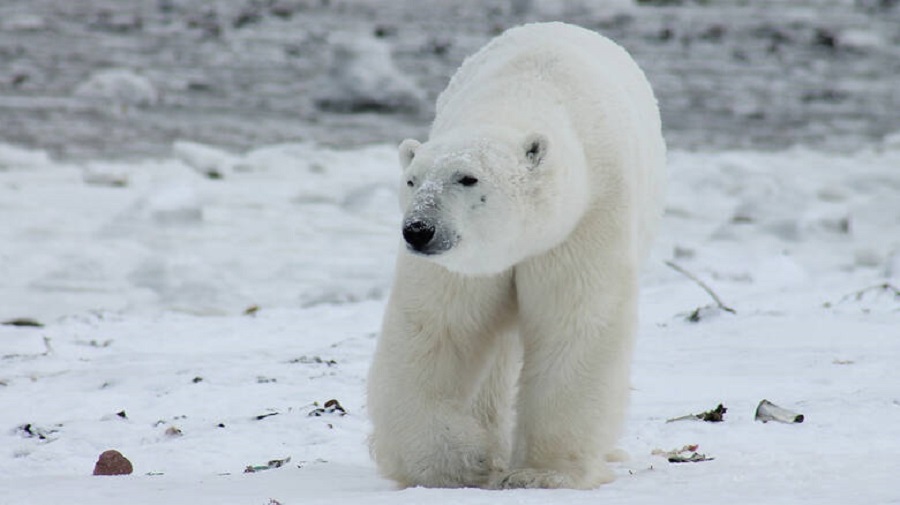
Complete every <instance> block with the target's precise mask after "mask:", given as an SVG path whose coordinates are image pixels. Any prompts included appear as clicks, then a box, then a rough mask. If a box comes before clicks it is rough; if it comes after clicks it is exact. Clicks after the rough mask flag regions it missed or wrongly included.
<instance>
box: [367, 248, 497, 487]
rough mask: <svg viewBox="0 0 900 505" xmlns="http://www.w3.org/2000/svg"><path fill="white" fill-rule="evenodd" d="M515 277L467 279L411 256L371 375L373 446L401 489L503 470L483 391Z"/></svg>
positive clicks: (401, 270)
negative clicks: (482, 405)
mask: <svg viewBox="0 0 900 505" xmlns="http://www.w3.org/2000/svg"><path fill="white" fill-rule="evenodd" d="M511 289H512V287H511V280H510V276H509V275H505V276H499V277H491V278H478V279H467V278H463V277H460V276H457V275H454V274H451V273H449V272H447V271H446V270H444V269H443V268H441V267H438V266H435V265H431V264H428V263H425V262H423V261H421V260H417V259H415V258H407V259H403V260H401V261H400V262H399V263H398V272H397V280H396V282H395V286H394V290H393V292H392V294H391V299H390V301H389V303H388V308H387V311H386V314H385V319H384V325H383V329H382V334H381V337H380V339H379V342H378V347H377V349H376V352H375V358H374V361H373V363H372V368H371V370H370V372H369V384H368V410H369V415H370V418H371V420H372V424H373V428H374V429H373V433H372V436H371V449H372V453H373V456H374V459H375V462H376V464H377V466H378V469H379V471H380V472H381V473H382V475H384V476H386V477H388V478H390V479H392V480H394V481H396V482H398V483H399V484H400V485H402V486H425V487H483V486H486V485H487V483H488V482H489V481H490V480H491V478H492V476H493V475H495V474H497V473H498V472H500V471H501V470H503V469H504V468H505V463H506V458H507V454H506V453H505V451H504V445H505V444H503V443H502V442H503V441H504V440H505V437H503V436H499V434H497V433H493V432H491V426H490V425H489V424H486V423H485V422H484V421H483V419H481V417H480V416H479V415H478V414H477V412H478V411H479V410H480V409H479V408H478V404H480V403H481V402H477V401H476V400H477V398H478V392H479V390H480V387H481V385H482V384H483V383H484V381H485V379H486V378H487V377H488V376H489V370H490V366H489V365H490V364H492V363H493V361H494V360H495V359H496V358H497V353H498V352H500V350H501V349H502V346H501V345H500V343H501V342H500V340H499V338H498V337H499V336H500V335H502V333H503V332H504V331H508V329H509V326H510V325H511V324H512V314H513V311H512V304H513V303H514V297H513V296H512V293H511Z"/></svg>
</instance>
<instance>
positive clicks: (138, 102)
mask: <svg viewBox="0 0 900 505" xmlns="http://www.w3.org/2000/svg"><path fill="white" fill-rule="evenodd" d="M74 95H75V96H77V97H80V98H84V99H87V100H90V101H94V102H98V103H103V104H105V105H113V106H135V107H148V106H152V105H155V104H156V103H158V102H159V92H158V91H157V89H156V87H155V86H154V85H153V83H152V82H151V81H150V79H148V78H147V77H144V76H142V75H140V74H138V73H136V72H135V71H133V70H130V69H126V68H113V69H107V70H101V71H99V72H96V73H94V74H93V75H91V76H90V77H89V78H88V79H87V80H86V81H84V82H82V83H81V84H79V85H78V86H77V87H76V88H75V91H74Z"/></svg>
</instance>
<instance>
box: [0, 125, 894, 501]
mask: <svg viewBox="0 0 900 505" xmlns="http://www.w3.org/2000/svg"><path fill="white" fill-rule="evenodd" d="M670 166H671V188H670V198H669V205H668V211H667V215H666V218H665V222H664V227H663V232H662V237H661V238H660V240H659V242H658V245H657V248H656V251H655V255H654V258H653V259H652V261H651V264H650V265H649V267H648V269H647V272H646V275H645V282H644V291H643V297H642V303H641V309H642V323H641V328H640V335H639V340H638V346H637V350H636V353H635V367H634V371H633V385H634V391H633V396H632V409H631V411H630V414H629V421H628V429H627V433H626V435H625V436H624V437H623V439H622V441H621V446H622V447H623V448H624V449H625V450H626V451H627V452H628V453H629V454H630V456H631V459H630V460H629V461H628V462H626V463H621V464H616V465H615V470H616V473H617V474H618V480H617V481H616V482H615V483H613V484H610V485H607V486H604V487H602V488H601V489H598V490H595V491H589V492H576V491H508V492H492V491H481V490H425V489H409V490H404V491H396V490H394V489H393V488H392V486H391V484H390V483H389V482H386V481H384V480H382V479H380V478H379V477H377V475H376V473H375V470H374V467H373V465H372V463H371V462H370V460H369V458H368V454H367V450H366V446H365V437H366V434H367V431H368V422H367V420H366V405H365V397H364V394H363V392H364V380H365V373H366V370H367V366H368V361H369V357H370V355H371V352H372V350H373V346H374V343H375V338H376V335H377V332H378V330H379V324H380V317H381V311H382V309H383V304H384V300H385V296H386V293H387V292H388V290H389V287H390V280H391V269H392V265H393V257H394V254H395V248H396V246H397V244H398V238H399V234H398V231H397V226H396V223H397V220H398V217H399V211H398V210H397V208H396V203H395V201H396V189H395V186H396V183H397V175H398V169H397V168H396V162H395V154H394V150H393V148H392V147H391V146H387V145H382V146H374V147H368V148H361V149H356V150H350V151H341V152H338V151H332V150H329V149H325V148H321V147H317V146H314V145H309V144H291V145H274V146H269V147H265V148H258V149H254V150H250V151H246V152H243V151H242V152H237V151H235V152H232V153H228V152H226V151H223V150H220V149H216V148H213V147H210V146H202V145H198V144H191V143H184V142H181V143H176V144H175V145H174V146H173V147H172V150H171V153H170V154H169V155H167V156H163V157H160V158H159V159H149V158H148V159H144V160H142V161H141V162H137V163H135V162H122V161H117V162H111V161H85V162H79V163H75V162H62V161H56V160H53V159H51V158H49V157H48V156H47V155H46V154H45V153H43V152H40V151H26V150H23V149H21V148H16V147H12V146H9V145H0V222H2V226H0V278H2V279H3V282H2V284H0V321H7V320H11V319H15V318H31V319H33V320H34V321H36V322H40V323H43V324H44V325H45V326H44V327H40V328H35V327H18V326H8V325H4V326H0V504H4V505H5V504H29V505H36V504H59V503H78V504H81V503H85V504H87V503H90V504H98V505H103V504H113V503H130V504H141V503H148V504H156V503H173V504H175V503H185V504H191V505H196V504H203V503H209V504H223V503H235V504H258V505H266V504H268V503H275V501H277V502H278V503H282V504H285V505H288V504H296V503H363V504H368V503H372V504H375V503H391V504H393V503H465V504H478V503H491V504H493V503H519V504H531V503H534V504H538V503H571V504H573V505H574V504H580V503H585V504H587V503H592V504H593V503H619V502H627V503H635V504H643V503H646V504H658V503H663V502H673V501H674V502H678V501H681V500H686V501H690V502H691V503H722V502H726V503H817V504H822V503H835V504H846V503H873V504H876V503H900V486H898V485H897V469H898V468H900V386H898V384H900V368H898V367H897V363H898V362H900V295H898V294H897V293H896V292H894V291H891V290H890V288H882V287H879V286H882V285H885V284H888V285H889V286H900V178H898V176H897V167H898V166H900V142H897V141H893V142H892V141H890V140H888V141H885V142H883V143H879V144H873V145H871V146H869V147H866V148H863V149H860V150H858V151H855V152H852V153H848V154H843V155H835V154H825V153H822V152H817V151H810V150H806V149H801V148H797V149H792V150H787V151H781V152H774V153H760V152H751V151H747V152H740V151H725V152H717V153H701V154H698V153H690V152H685V151H677V150H676V151H675V152H673V153H672V154H671V164H670ZM664 260H671V261H674V262H675V263H677V264H678V265H680V266H681V267H683V268H684V269H686V270H688V271H690V272H693V273H694V274H695V275H696V276H698V277H699V278H701V279H702V280H704V281H705V282H706V283H707V284H709V285H710V287H711V288H713V289H714V290H715V292H716V293H717V294H718V295H719V296H720V297H721V298H722V300H723V301H724V303H726V304H727V305H728V306H730V307H732V308H734V309H735V310H736V314H733V315H732V314H729V313H726V312H722V311H716V310H712V309H707V310H703V311H701V312H700V320H699V321H698V322H689V321H687V320H686V319H685V317H686V315H688V314H690V313H691V312H692V311H694V309H696V308H698V307H702V306H705V305H708V304H710V303H711V302H712V300H711V299H710V298H709V297H708V295H707V294H706V293H705V292H704V291H703V290H701V289H700V288H699V287H698V286H697V284H695V283H694V282H693V281H691V280H689V279H687V278H686V277H684V276H682V275H681V274H679V273H677V272H675V271H673V270H672V269H670V268H668V267H666V266H665V265H664V264H663V261H664ZM867 288H871V289H867ZM254 307H255V309H254ZM248 309H250V310H248ZM763 398H766V399H769V400H771V401H773V402H775V403H777V404H779V405H781V406H783V407H786V408H790V409H792V410H795V411H798V412H800V413H803V414H804V415H805V421H804V422H803V423H802V424H795V425H784V424H777V423H768V424H762V423H758V422H755V421H754V420H753V413H754V409H755V408H756V405H757V403H758V402H759V401H760V400H762V399H763ZM330 399H337V400H339V402H340V404H341V405H342V406H343V407H344V408H345V409H346V412H347V415H344V416H341V415H339V413H324V414H323V415H321V416H310V415H309V413H310V412H312V411H314V410H315V409H316V408H318V407H320V406H322V405H323V404H324V402H325V401H327V400H330ZM720 402H721V403H723V404H724V405H725V406H726V407H727V408H728V413H727V414H726V416H725V422H724V423H718V424H710V423H702V422H676V423H668V424H667V423H666V422H665V421H666V419H667V418H672V417H677V416H680V415H684V414H689V413H697V412H701V411H704V410H707V409H710V408H713V407H715V406H716V404H718V403H720ZM272 414H274V415H272ZM686 444H699V446H700V447H699V451H700V452H702V453H704V454H706V455H707V456H710V457H713V458H715V459H714V460H712V461H706V462H700V463H690V464H670V463H668V462H667V461H666V460H665V459H663V458H661V457H658V456H653V455H652V454H651V453H652V451H653V450H654V449H664V450H670V449H674V448H679V447H682V446H684V445H686ZM110 448H113V449H117V450H119V451H121V452H122V453H123V454H125V456H127V457H128V458H129V459H130V460H131V461H132V463H133V464H134V468H135V471H134V474H133V475H131V476H127V477H94V476H92V475H91V471H92V469H93V465H94V462H95V461H96V458H97V456H98V455H99V454H100V452H102V451H104V450H106V449H110ZM288 456H289V457H290V458H291V460H290V462H289V463H288V464H286V465H285V466H283V467H281V468H274V469H269V470H264V471H260V472H257V473H243V472H244V469H245V468H246V467H247V466H259V465H265V464H266V463H267V462H268V461H270V460H276V459H283V458H286V457H288ZM270 500H275V501H270Z"/></svg>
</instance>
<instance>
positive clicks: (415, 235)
mask: <svg viewBox="0 0 900 505" xmlns="http://www.w3.org/2000/svg"><path fill="white" fill-rule="evenodd" d="M432 238H434V226H432V225H430V224H428V223H426V222H425V221H410V222H408V223H406V224H405V225H403V239H404V240H406V243H407V244H409V245H411V246H412V248H413V249H415V250H417V251H419V250H421V249H422V248H423V247H425V245H427V244H428V243H429V242H431V239H432Z"/></svg>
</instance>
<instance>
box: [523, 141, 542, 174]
mask: <svg viewBox="0 0 900 505" xmlns="http://www.w3.org/2000/svg"><path fill="white" fill-rule="evenodd" d="M547 144H548V142H547V137H545V136H543V135H541V134H540V133H532V134H531V135H529V136H528V137H527V138H526V139H525V143H524V144H523V145H522V149H524V151H525V159H526V160H528V164H529V168H537V166H538V165H540V164H541V162H542V161H544V157H545V156H546V155H547Z"/></svg>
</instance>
